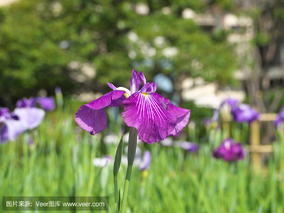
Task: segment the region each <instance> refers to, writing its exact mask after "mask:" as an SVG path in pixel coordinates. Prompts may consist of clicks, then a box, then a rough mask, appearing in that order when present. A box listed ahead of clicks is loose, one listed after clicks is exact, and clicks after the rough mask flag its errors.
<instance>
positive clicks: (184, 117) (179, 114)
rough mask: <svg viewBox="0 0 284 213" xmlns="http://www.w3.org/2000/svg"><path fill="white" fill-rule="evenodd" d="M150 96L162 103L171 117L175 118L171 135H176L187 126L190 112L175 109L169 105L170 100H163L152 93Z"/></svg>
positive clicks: (175, 107)
mask: <svg viewBox="0 0 284 213" xmlns="http://www.w3.org/2000/svg"><path fill="white" fill-rule="evenodd" d="M152 95H153V96H154V97H155V98H156V99H159V100H160V101H161V103H163V105H164V108H165V109H166V110H167V111H168V112H169V113H170V114H172V115H174V116H175V117H176V122H175V127H174V129H173V130H172V132H171V133H170V134H171V135H174V136H176V135H178V134H179V133H180V132H181V130H182V129H183V128H184V127H185V126H186V125H187V123H188V121H189V117H190V110H189V109H184V108H180V107H177V106H175V105H173V104H171V103H170V100H168V99H166V98H164V97H163V96H161V95H159V94H157V93H152Z"/></svg>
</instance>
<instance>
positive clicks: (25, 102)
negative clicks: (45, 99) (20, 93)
mask: <svg viewBox="0 0 284 213" xmlns="http://www.w3.org/2000/svg"><path fill="white" fill-rule="evenodd" d="M36 103H37V98H34V97H31V98H30V99H27V98H23V99H22V100H18V101H17V104H16V106H17V107H18V108H27V107H35V106H36Z"/></svg>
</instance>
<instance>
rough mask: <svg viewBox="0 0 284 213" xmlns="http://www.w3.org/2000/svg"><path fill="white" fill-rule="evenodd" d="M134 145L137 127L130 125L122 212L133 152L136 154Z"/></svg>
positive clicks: (124, 208) (125, 200) (123, 210)
mask: <svg viewBox="0 0 284 213" xmlns="http://www.w3.org/2000/svg"><path fill="white" fill-rule="evenodd" d="M136 147H137V129H135V128H133V127H131V128H130V132H129V141H128V153H127V158H128V166H127V171H126V178H125V182H124V190H123V198H122V206H121V213H124V212H125V210H126V203H127V195H128V188H129V183H130V177H131V171H132V165H133V161H134V158H135V154H136Z"/></svg>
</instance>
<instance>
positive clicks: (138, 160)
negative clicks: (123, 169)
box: [121, 147, 151, 170]
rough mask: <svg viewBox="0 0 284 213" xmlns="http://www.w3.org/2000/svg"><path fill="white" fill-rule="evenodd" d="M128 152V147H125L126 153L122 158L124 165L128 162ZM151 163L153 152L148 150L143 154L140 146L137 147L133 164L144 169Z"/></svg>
mask: <svg viewBox="0 0 284 213" xmlns="http://www.w3.org/2000/svg"><path fill="white" fill-rule="evenodd" d="M127 152H128V147H125V149H124V153H125V155H123V156H122V158H121V163H122V164H123V165H127V164H128V159H127ZM150 163H151V152H150V151H148V150H146V151H145V152H144V154H143V156H142V152H141V150H140V148H139V147H136V152H135V157H134V162H133V165H134V166H137V167H139V169H140V170H144V169H147V168H149V166H150Z"/></svg>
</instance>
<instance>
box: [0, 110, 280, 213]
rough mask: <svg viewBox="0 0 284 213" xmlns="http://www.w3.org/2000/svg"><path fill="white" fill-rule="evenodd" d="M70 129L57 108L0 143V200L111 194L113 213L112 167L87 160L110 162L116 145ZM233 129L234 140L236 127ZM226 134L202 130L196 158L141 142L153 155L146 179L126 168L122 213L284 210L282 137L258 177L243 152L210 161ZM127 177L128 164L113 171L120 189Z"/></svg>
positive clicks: (70, 117)
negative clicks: (124, 212)
mask: <svg viewBox="0 0 284 213" xmlns="http://www.w3.org/2000/svg"><path fill="white" fill-rule="evenodd" d="M110 122H113V121H110ZM111 126H112V127H111V128H112V130H113V131H116V132H119V129H120V126H116V125H114V124H111ZM76 127H77V125H76V123H75V121H74V113H73V112H72V111H70V110H69V109H65V111H59V110H58V111H55V112H51V113H48V114H47V115H46V117H45V120H44V122H43V123H42V124H41V125H40V126H39V127H38V128H37V129H36V130H33V131H31V132H27V133H24V134H22V135H21V136H20V137H19V138H18V139H17V140H16V141H15V142H8V143H6V144H3V145H1V146H0V161H1V163H0V171H1V172H0V195H1V197H2V196H70V197H72V196H109V201H110V206H109V212H114V189H113V177H112V169H113V164H110V165H109V166H107V167H105V168H98V167H95V166H94V165H93V162H92V161H93V159H94V158H95V157H101V156H103V155H111V156H112V157H113V158H114V155H115V151H116V147H117V144H118V142H119V141H114V143H113V144H108V145H106V144H104V142H103V137H104V135H105V134H106V133H107V130H105V131H104V132H103V133H102V134H100V135H96V136H91V135H90V134H89V133H88V132H85V131H81V130H80V129H78V128H76ZM233 128H235V129H233V130H232V131H233V132H234V131H235V132H236V133H235V137H237V136H238V135H239V133H238V131H239V130H238V126H235V127H233ZM186 130H188V129H187V128H186ZM195 131H197V130H192V129H191V130H190V131H188V132H190V136H189V138H190V137H191V139H192V137H194V134H195V133H196V132H195ZM188 132H187V133H188ZM224 135H225V133H223V132H221V131H218V132H217V133H216V132H215V131H207V133H206V135H204V137H203V138H202V140H200V141H197V142H198V143H199V151H198V152H197V153H188V152H186V151H185V150H183V149H181V148H179V147H165V146H162V145H161V144H160V143H159V142H157V143H154V144H150V145H148V144H146V143H142V144H139V147H140V149H141V150H142V152H143V151H144V150H146V149H147V150H150V151H151V153H152V162H151V165H150V168H149V170H148V176H147V178H146V179H145V180H142V173H141V171H139V169H138V168H137V167H134V168H133V170H132V177H131V183H130V188H129V194H128V195H129V196H128V204H127V205H128V212H135V213H140V212H141V213H142V212H144V213H145V212H154V213H155V212H169V213H175V212H177V213H182V212H187V213H188V212H193V213H233V212H234V213H235V212H236V213H264V212H265V213H266V212H267V213H283V212H284V202H283V201H284V182H283V175H284V172H283V169H284V167H283V166H284V155H283V154H284V148H283V144H281V139H280V138H278V141H277V142H276V143H275V144H274V150H275V151H274V153H273V155H272V156H270V158H269V160H268V163H267V173H266V175H263V174H262V173H255V172H254V170H253V168H252V165H251V163H250V156H249V154H248V153H247V155H246V157H245V159H244V160H243V161H239V162H235V163H228V162H225V161H223V160H220V159H219V160H216V159H214V158H212V150H213V148H215V147H217V146H218V145H219V144H220V142H221V140H222V139H223V136H224ZM233 135H234V134H233ZM30 136H32V138H33V144H32V145H31V144H29V139H30ZM119 137H120V135H119ZM239 139H240V138H237V139H236V140H239ZM124 146H126V144H124ZM245 148H246V147H245ZM125 173H126V166H124V165H122V166H121V170H120V172H119V174H118V185H119V188H120V190H121V192H122V190H123V183H124V178H125ZM1 205H3V203H1ZM1 210H2V206H1ZM6 212H9V211H6ZM18 212H20V211H18ZM25 212H27V211H25ZM41 212H42V211H41ZM53 212H54V211H53ZM60 212H63V211H60ZM77 212H80V211H77ZM96 212H98V211H96Z"/></svg>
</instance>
